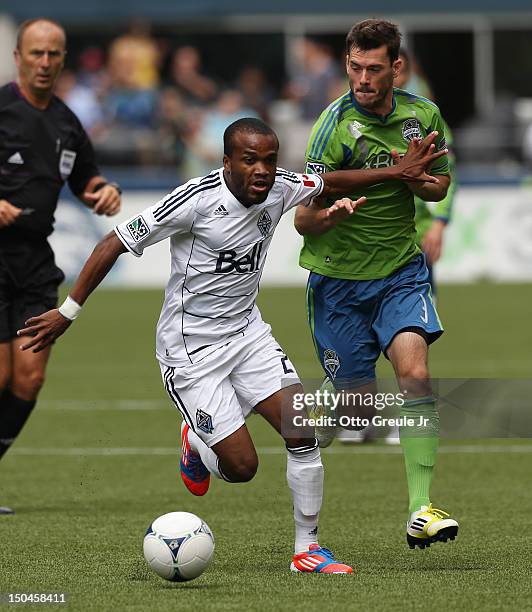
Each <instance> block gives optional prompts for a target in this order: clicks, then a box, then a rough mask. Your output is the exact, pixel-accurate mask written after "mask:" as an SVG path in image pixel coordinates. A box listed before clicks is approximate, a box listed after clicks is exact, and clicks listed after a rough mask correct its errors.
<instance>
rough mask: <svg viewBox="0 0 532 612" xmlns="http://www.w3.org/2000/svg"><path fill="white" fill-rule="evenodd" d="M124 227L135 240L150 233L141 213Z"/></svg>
mask: <svg viewBox="0 0 532 612" xmlns="http://www.w3.org/2000/svg"><path fill="white" fill-rule="evenodd" d="M126 227H127V231H128V232H129V233H130V234H131V237H132V238H133V240H134V241H135V242H138V241H139V240H142V239H143V238H144V236H147V235H148V234H149V233H150V228H149V227H148V224H147V223H146V221H144V219H143V218H142V215H139V216H138V217H135V219H133V221H130V222H129V223H128V224H127V226H126Z"/></svg>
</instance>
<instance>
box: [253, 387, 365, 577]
mask: <svg viewBox="0 0 532 612" xmlns="http://www.w3.org/2000/svg"><path fill="white" fill-rule="evenodd" d="M296 393H303V387H302V386H301V385H300V384H296V385H291V386H289V387H285V388H284V389H281V390H280V391H277V392H276V393H274V394H273V395H271V396H270V397H268V398H267V399H265V400H263V401H262V402H260V403H259V404H257V406H255V411H256V412H258V413H259V414H261V415H262V416H263V417H264V418H265V419H266V420H267V421H268V422H269V423H270V424H271V425H272V427H274V429H275V430H276V431H277V432H279V434H280V435H281V436H282V437H283V439H284V441H285V443H286V449H287V468H286V475H287V480H288V486H289V488H290V490H291V491H292V499H293V504H294V521H295V547H294V550H295V555H294V557H293V559H292V565H291V570H292V571H295V572H316V573H325V574H332V573H341V574H346V573H351V572H352V571H353V570H352V569H351V568H350V567H349V566H348V565H344V564H343V563H338V562H337V561H335V560H334V557H333V555H332V553H331V552H330V551H329V550H327V549H324V548H321V547H320V546H319V544H318V517H319V512H320V509H321V504H322V498H323V465H322V463H321V456H320V449H319V446H318V442H317V440H316V438H315V437H314V431H313V428H312V427H310V426H308V425H303V426H300V427H297V428H295V427H294V426H293V423H294V417H296V416H301V411H298V410H295V408H294V395H295V394H296Z"/></svg>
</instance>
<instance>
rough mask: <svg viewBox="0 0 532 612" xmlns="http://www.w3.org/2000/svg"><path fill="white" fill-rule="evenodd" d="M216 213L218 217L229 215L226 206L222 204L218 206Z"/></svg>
mask: <svg viewBox="0 0 532 612" xmlns="http://www.w3.org/2000/svg"><path fill="white" fill-rule="evenodd" d="M214 214H215V215H216V216H218V217H225V215H228V214H229V213H228V212H227V210H226V208H225V206H224V205H223V204H220V206H218V208H217V209H216V210H215V211H214Z"/></svg>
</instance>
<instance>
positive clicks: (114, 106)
mask: <svg viewBox="0 0 532 612" xmlns="http://www.w3.org/2000/svg"><path fill="white" fill-rule="evenodd" d="M158 63H159V56H158V50H157V45H156V43H155V42H154V41H153V40H152V39H151V38H150V35H149V28H148V27H147V26H145V25H144V24H142V23H141V22H135V23H134V24H133V25H132V26H131V28H130V31H129V32H128V33H126V34H124V35H122V36H119V37H118V38H116V39H115V40H114V41H113V42H112V43H111V45H110V47H109V56H108V64H107V73H108V74H107V84H106V90H105V91H104V94H103V100H102V103H103V110H104V114H105V121H106V124H107V129H106V131H105V132H104V133H103V134H102V135H101V137H100V138H99V139H98V145H99V149H100V151H102V154H103V155H104V160H105V162H106V163H113V162H115V163H121V164H135V163H139V162H140V163H146V164H150V163H154V162H155V163H156V162H157V156H158V153H157V148H158V143H157V134H156V133H155V131H154V128H155V126H156V115H157V105H158V89H157V86H158V83H159V72H158V69H159V66H158Z"/></svg>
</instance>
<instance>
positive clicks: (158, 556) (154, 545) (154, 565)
mask: <svg viewBox="0 0 532 612" xmlns="http://www.w3.org/2000/svg"><path fill="white" fill-rule="evenodd" d="M143 548H144V558H145V559H146V561H147V562H148V565H149V566H150V567H151V569H152V570H153V571H154V572H155V573H156V574H158V575H159V576H160V577H161V578H164V579H165V580H171V581H173V582H185V581H186V580H193V579H194V578H197V577H198V576H199V575H200V574H202V573H203V572H204V571H205V568H206V567H207V566H208V565H209V563H210V562H211V560H212V557H213V554H214V537H213V535H212V532H211V530H210V529H209V527H208V525H207V524H206V523H204V522H203V521H202V520H201V519H200V518H199V517H198V516H196V515H195V514H191V513H190V512H169V513H168V514H163V515H162V516H160V517H159V518H156V519H155V520H154V521H153V523H152V524H151V525H150V526H149V527H148V530H147V531H146V535H145V536H144V547H143Z"/></svg>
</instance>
